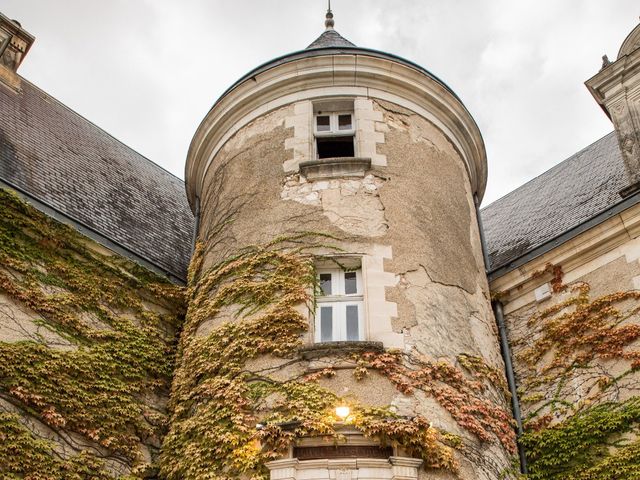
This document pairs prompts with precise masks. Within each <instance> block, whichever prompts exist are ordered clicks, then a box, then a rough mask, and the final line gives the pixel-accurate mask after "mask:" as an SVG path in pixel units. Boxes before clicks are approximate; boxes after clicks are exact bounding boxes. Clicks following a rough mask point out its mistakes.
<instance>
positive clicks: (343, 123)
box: [314, 112, 355, 159]
mask: <svg viewBox="0 0 640 480" xmlns="http://www.w3.org/2000/svg"><path fill="white" fill-rule="evenodd" d="M314 121H315V129H314V130H315V137H316V155H317V158H319V159H321V158H334V157H354V156H355V148H354V138H355V128H354V125H353V113H352V112H318V113H317V114H316V115H315V119H314Z"/></svg>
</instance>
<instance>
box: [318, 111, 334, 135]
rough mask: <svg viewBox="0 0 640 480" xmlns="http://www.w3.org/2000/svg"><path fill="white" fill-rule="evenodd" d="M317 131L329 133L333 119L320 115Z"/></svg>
mask: <svg viewBox="0 0 640 480" xmlns="http://www.w3.org/2000/svg"><path fill="white" fill-rule="evenodd" d="M316 129H317V131H318V132H328V131H330V130H331V119H330V117H329V115H318V116H317V117H316Z"/></svg>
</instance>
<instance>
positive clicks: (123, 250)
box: [0, 178, 186, 286]
mask: <svg viewBox="0 0 640 480" xmlns="http://www.w3.org/2000/svg"><path fill="white" fill-rule="evenodd" d="M0 188H6V189H11V190H13V191H15V192H16V193H17V194H18V196H20V198H22V199H23V200H26V201H27V202H28V203H29V204H30V205H31V206H32V207H34V208H36V209H37V210H40V211H41V212H42V213H44V214H45V215H48V216H49V217H51V218H53V219H55V220H57V221H59V222H61V223H65V224H67V225H70V226H72V227H73V228H74V229H75V230H77V231H78V232H80V233H81V234H82V235H84V236H85V237H88V238H90V239H91V240H93V241H94V242H96V243H99V244H100V245H102V246H104V247H106V248H108V249H109V250H112V251H113V252H115V253H117V254H118V255H121V256H123V257H125V258H128V259H129V260H132V261H134V262H136V263H138V264H140V265H142V266H143V267H145V268H146V269H147V270H151V271H152V272H154V273H156V274H158V275H160V276H162V277H166V278H167V279H168V280H169V281H171V282H173V283H175V284H178V285H182V286H184V285H186V281H185V279H184V278H182V277H179V276H177V275H174V274H173V273H171V272H169V271H168V270H165V269H164V268H162V267H160V266H159V265H157V264H155V263H154V262H152V261H151V260H148V259H146V258H144V257H141V256H140V255H138V254H136V253H135V252H133V251H132V250H130V249H129V248H127V247H125V246H124V245H122V244H120V243H118V242H116V241H114V240H111V239H109V238H107V237H105V236H104V235H102V234H100V233H98V232H97V231H96V230H94V229H93V228H91V227H90V226H88V225H86V224H84V223H82V222H80V221H78V220H75V219H74V218H71V217H69V216H67V215H66V214H64V213H63V212H61V211H60V210H58V209H56V208H55V207H53V206H51V205H49V204H48V203H46V202H43V201H42V200H39V199H37V198H35V197H33V196H31V195H30V194H29V193H27V192H26V191H24V190H23V189H21V188H20V187H18V186H16V185H14V184H12V183H10V182H8V181H7V180H5V179H3V178H0Z"/></svg>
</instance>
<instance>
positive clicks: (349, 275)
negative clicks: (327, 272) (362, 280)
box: [344, 272, 358, 295]
mask: <svg viewBox="0 0 640 480" xmlns="http://www.w3.org/2000/svg"><path fill="white" fill-rule="evenodd" d="M344 293H345V295H351V294H353V293H358V280H357V278H356V272H344Z"/></svg>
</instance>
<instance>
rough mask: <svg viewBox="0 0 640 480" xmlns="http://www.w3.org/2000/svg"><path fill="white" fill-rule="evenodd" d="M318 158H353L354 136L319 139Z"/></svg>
mask: <svg viewBox="0 0 640 480" xmlns="http://www.w3.org/2000/svg"><path fill="white" fill-rule="evenodd" d="M317 147H318V158H334V157H353V156H355V153H354V149H353V136H346V137H328V138H318V139H317Z"/></svg>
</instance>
